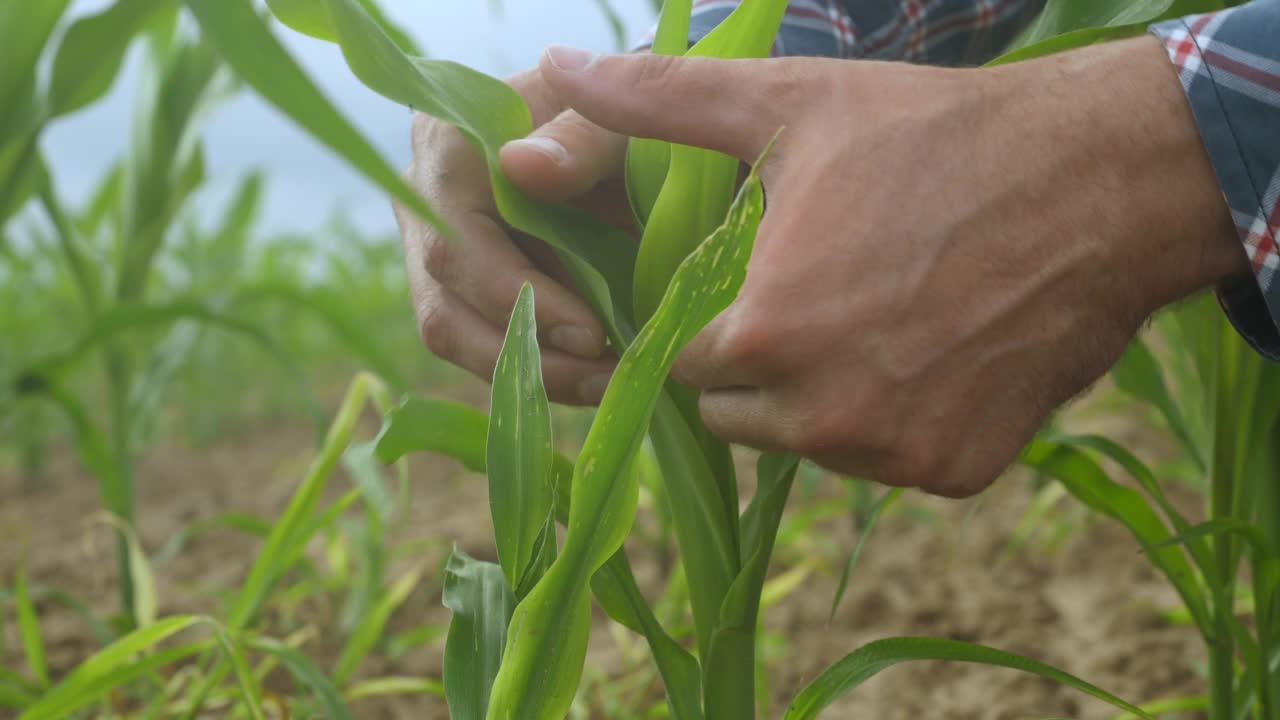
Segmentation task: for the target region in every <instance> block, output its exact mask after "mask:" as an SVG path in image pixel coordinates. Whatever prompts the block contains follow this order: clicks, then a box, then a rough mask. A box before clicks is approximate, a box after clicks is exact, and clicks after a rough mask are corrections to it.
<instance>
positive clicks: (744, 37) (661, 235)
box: [634, 0, 787, 322]
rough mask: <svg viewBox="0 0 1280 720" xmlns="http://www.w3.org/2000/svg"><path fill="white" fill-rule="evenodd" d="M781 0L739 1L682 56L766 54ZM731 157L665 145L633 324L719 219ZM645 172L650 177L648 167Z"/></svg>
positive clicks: (643, 243) (729, 191) (640, 260)
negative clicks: (667, 151) (665, 163)
mask: <svg viewBox="0 0 1280 720" xmlns="http://www.w3.org/2000/svg"><path fill="white" fill-rule="evenodd" d="M786 10H787V1H786V0H744V2H742V3H740V4H739V5H738V7H737V8H736V9H734V11H733V13H732V14H730V15H729V17H727V18H725V20H724V22H722V23H721V24H720V25H718V26H717V27H716V28H715V29H714V30H712V31H711V32H710V33H708V34H707V36H706V37H704V38H703V39H702V40H701V41H699V42H698V43H697V44H696V45H694V46H693V48H691V49H690V50H689V52H688V56H689V57H714V58H726V59H730V58H758V57H765V56H766V55H768V54H769V49H770V48H771V47H773V42H774V39H775V38H776V37H777V35H778V28H779V27H781V25H782V17H783V15H784V14H785V13H786ZM738 166H739V162H738V159H737V158H733V157H729V156H727V155H723V154H721V153H717V152H713V151H711V150H705V149H702V148H694V147H689V146H685V145H675V146H672V147H671V161H670V167H669V169H668V170H667V173H666V180H665V182H663V184H662V189H661V191H660V192H659V194H658V197H657V200H656V201H655V203H654V205H653V211H652V213H650V215H649V217H648V221H647V222H646V223H645V228H644V235H643V236H642V238H641V240H640V252H639V255H638V256H637V258H636V266H635V291H634V292H635V303H634V304H635V313H636V320H637V321H638V322H644V321H646V320H648V318H649V317H650V316H651V315H652V314H653V312H654V310H655V309H656V308H657V307H658V303H659V302H660V301H661V300H662V297H663V293H664V292H665V291H666V289H667V284H668V283H669V282H670V280H671V277H672V275H673V274H674V273H675V271H676V268H677V267H679V265H680V263H681V261H683V260H684V258H685V256H686V255H688V254H689V252H690V251H692V250H693V249H694V248H695V247H697V246H698V244H699V243H701V242H702V240H703V239H704V238H706V237H707V235H708V234H709V233H711V232H712V231H713V230H714V229H715V228H716V227H718V226H719V225H720V222H721V220H722V219H723V218H724V215H725V211H727V210H728V208H729V203H730V202H731V201H732V199H733V191H734V183H735V181H736V180H737V177H738ZM647 172H649V173H653V172H654V170H653V169H648V170H647Z"/></svg>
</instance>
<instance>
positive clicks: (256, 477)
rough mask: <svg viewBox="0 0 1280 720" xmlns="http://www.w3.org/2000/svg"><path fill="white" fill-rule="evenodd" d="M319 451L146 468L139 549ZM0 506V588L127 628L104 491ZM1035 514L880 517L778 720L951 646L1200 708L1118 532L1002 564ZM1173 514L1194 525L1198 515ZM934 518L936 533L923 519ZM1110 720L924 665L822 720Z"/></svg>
mask: <svg viewBox="0 0 1280 720" xmlns="http://www.w3.org/2000/svg"><path fill="white" fill-rule="evenodd" d="M1125 423H1128V424H1125ZM1104 424H1106V425H1110V427H1109V428H1108V430H1109V431H1113V432H1116V433H1119V435H1120V437H1119V438H1118V439H1121V440H1127V439H1132V438H1133V437H1134V436H1135V434H1137V435H1141V433H1140V431H1138V430H1134V429H1133V425H1132V422H1131V421H1119V424H1116V423H1112V422H1110V421H1107V422H1105V423H1104ZM1126 436H1128V437H1127V438H1126ZM313 440H314V437H313V435H312V434H311V433H310V432H309V431H308V430H307V429H305V428H299V427H279V426H273V425H263V426H261V427H257V428H253V429H251V431H249V432H246V433H245V434H244V435H243V436H241V437H239V438H237V439H232V440H228V441H226V442H224V443H223V444H221V445H219V446H217V447H213V448H211V449H206V450H195V451H193V450H181V449H174V448H165V449H159V450H157V451H155V452H152V453H151V454H150V455H149V456H148V457H147V458H146V459H145V461H144V462H143V464H142V468H141V471H140V473H139V479H138V500H139V505H140V512H139V516H140V517H141V518H142V521H141V523H140V531H141V535H142V539H143V542H144V545H145V546H146V547H147V549H148V551H150V552H155V551H156V550H157V549H158V548H159V547H161V546H162V545H163V544H164V543H165V541H167V540H168V539H169V538H171V537H172V536H173V534H174V533H176V532H177V531H178V529H179V528H181V527H183V526H185V525H187V524H189V523H191V522H192V521H194V520H197V519H199V518H202V517H209V516H211V515H213V514H215V513H219V512H225V511H228V510H240V511H248V512H254V513H258V514H260V515H262V516H265V517H276V516H278V514H279V513H280V511H281V509H282V508H283V507H284V504H285V502H286V500H287V498H288V496H289V494H290V493H291V491H292V489H293V485H294V483H296V481H297V478H298V477H299V476H300V474H301V472H302V470H303V468H304V467H305V464H306V462H307V460H308V458H309V454H310V448H311V446H312V442H313ZM413 469H414V486H413V490H414V503H413V510H412V513H413V518H414V520H413V522H411V523H410V524H409V527H410V531H409V535H410V536H411V537H413V538H440V539H442V540H444V541H445V542H441V543H439V545H438V547H439V548H440V550H439V552H441V553H443V552H445V551H446V549H447V547H448V545H447V541H450V540H456V541H457V542H458V544H459V545H460V546H461V547H462V548H463V549H465V550H467V551H468V552H470V553H472V554H473V555H476V556H479V557H492V556H493V550H492V546H491V540H490V538H491V532H490V525H489V521H488V516H487V512H488V509H487V503H486V501H485V493H484V484H483V482H479V481H477V480H476V478H474V477H472V476H469V475H467V474H465V473H464V472H463V471H461V470H460V468H458V467H457V466H456V465H454V464H452V463H450V462H447V461H429V460H427V461H424V460H419V461H417V462H416V463H415V465H414V468H413ZM334 484H335V485H345V482H344V481H342V480H340V479H339V480H336V481H335V483H334ZM829 485H830V488H829V490H830V491H831V492H835V491H836V490H837V487H836V484H835V482H834V481H829ZM826 491H827V489H824V490H823V492H826ZM0 498H3V501H2V502H0V528H3V529H4V535H5V539H4V540H3V541H0V575H2V576H3V577H4V578H6V580H7V579H8V578H11V577H12V576H13V573H14V572H15V569H16V567H17V563H18V559H19V550H20V548H21V547H22V546H23V541H26V542H27V543H29V551H28V552H29V555H28V563H29V567H30V574H31V576H32V579H33V582H35V583H38V584H41V585H47V586H53V587H57V588H60V589H64V590H67V591H69V592H71V593H73V594H74V595H76V596H77V597H80V598H86V599H92V603H91V604H92V605H93V606H95V607H96V608H97V609H98V610H100V611H108V610H111V609H113V607H114V606H113V604H114V602H115V591H114V580H113V574H114V561H113V560H112V558H111V555H110V552H109V551H110V549H111V547H110V544H109V542H108V540H109V535H108V533H107V532H106V531H104V530H102V529H101V528H98V529H91V528H90V527H89V526H87V525H86V520H87V519H88V518H90V517H91V516H92V515H93V514H94V513H95V511H96V510H97V509H98V499H97V488H96V486H95V484H94V483H93V481H92V479H91V478H89V477H87V476H86V475H84V474H83V473H82V472H81V471H80V470H79V469H78V467H77V465H76V463H75V461H74V459H73V458H71V457H70V453H69V452H68V453H67V457H59V458H57V459H56V461H55V462H54V463H53V468H52V473H51V477H50V478H49V481H48V482H47V483H46V484H45V485H43V486H40V487H37V488H34V489H32V488H26V487H24V486H23V485H22V483H21V482H20V481H19V479H18V478H16V477H13V476H12V475H7V476H6V475H0ZM1030 498H1031V494H1030V492H1029V489H1028V482H1027V478H1026V477H1025V476H1024V475H1022V474H1019V473H1014V474H1012V475H1011V476H1009V477H1006V478H1004V479H1003V480H1002V481H1000V482H999V483H998V484H997V485H996V487H995V488H994V489H993V490H992V491H990V492H989V493H987V494H986V495H985V496H983V497H982V498H981V499H979V500H974V501H965V502H944V501H939V500H935V499H930V498H925V497H923V496H919V495H915V496H909V497H908V498H906V500H907V503H905V504H903V505H901V506H900V507H899V509H898V511H896V512H893V513H891V514H889V515H887V516H886V518H885V519H884V521H883V522H882V524H881V525H880V527H879V529H878V530H877V532H876V535H874V536H873V538H872V540H871V541H870V542H869V543H868V546H867V547H866V550H865V552H864V554H863V556H862V560H861V562H860V565H859V567H858V569H857V571H856V572H855V575H854V578H853V582H852V583H851V588H850V591H849V594H848V595H847V596H846V598H845V601H844V603H843V605H842V607H841V609H840V611H839V612H838V614H837V615H836V617H835V620H834V621H833V622H831V623H828V621H827V614H828V610H829V607H830V602H831V598H832V594H833V593H834V591H835V586H836V580H837V576H838V569H837V568H836V565H837V564H838V561H837V562H836V563H824V564H825V565H827V566H828V567H825V568H823V569H821V570H819V571H817V572H815V573H814V574H812V575H810V576H809V577H808V579H807V580H806V581H805V582H804V584H803V585H802V586H801V587H800V588H799V590H798V591H796V592H795V593H793V594H792V595H790V596H789V597H788V598H786V599H785V600H784V601H783V602H781V603H780V604H779V605H778V606H776V607H774V608H772V609H770V610H769V611H768V613H767V615H766V626H767V628H768V630H769V631H770V632H771V633H776V634H777V635H779V636H781V637H782V638H785V643H784V644H783V645H782V648H783V652H782V654H781V656H780V657H779V658H778V659H777V660H776V661H775V663H774V668H773V675H772V683H771V685H772V693H773V695H774V697H775V698H776V701H775V707H774V713H775V715H780V714H781V712H780V708H782V707H785V699H787V698H789V697H790V696H791V695H792V694H793V693H794V692H795V691H796V690H797V689H798V688H800V687H801V686H803V684H804V683H806V682H807V681H808V680H810V679H812V678H813V677H814V675H816V674H817V673H818V672H819V671H820V670H821V669H822V668H824V667H826V666H827V665H828V664H830V663H831V662H833V661H835V660H837V659H838V658H840V657H841V656H842V655H844V654H845V653H847V652H849V651H850V650H852V649H854V648H856V647H857V646H859V645H861V644H863V643H865V642H868V641H871V640H874V639H877V638H881V637H887V636H894V635H934V636H942V637H952V638H959V639H964V640H971V641H977V642H982V643H986V644H989V645H993V646H996V647H999V648H1003V649H1007V650H1011V651H1015V652H1019V653H1024V654H1027V655H1030V656H1033V657H1036V658H1038V659H1042V660H1044V661H1047V662H1049V663H1052V664H1054V665H1057V666H1059V667H1062V668H1064V669H1066V670H1068V671H1070V672H1072V673H1074V674H1076V675H1079V676H1081V677H1084V678H1086V679H1088V680H1090V681H1093V682H1096V683H1098V684H1099V685H1101V686H1103V687H1105V688H1107V689H1109V690H1112V691H1114V692H1116V693H1117V694H1119V695H1121V696H1122V697H1125V698H1126V699H1130V700H1134V701H1139V702H1146V701H1151V700H1157V699H1161V698H1166V697H1170V696H1179V695H1186V694H1190V693H1195V692H1197V691H1200V690H1201V689H1202V687H1203V680H1202V679H1201V677H1200V675H1199V674H1198V672H1197V671H1196V667H1197V665H1198V664H1200V662H1201V660H1202V650H1201V649H1200V647H1199V645H1198V639H1197V637H1196V634H1195V632H1194V631H1193V630H1191V629H1190V628H1188V627H1171V626H1169V625H1168V624H1167V623H1165V622H1164V621H1163V620H1161V619H1160V617H1159V615H1158V610H1159V609H1169V608H1173V607H1176V605H1177V598H1176V596H1175V595H1174V594H1173V592H1172V591H1171V590H1170V589H1169V588H1168V587H1167V585H1166V583H1165V582H1164V581H1163V580H1162V579H1161V578H1160V577H1158V576H1157V574H1156V573H1155V571H1153V570H1152V569H1151V568H1150V566H1149V565H1148V564H1147V562H1146V561H1145V559H1144V558H1143V557H1142V556H1141V554H1140V553H1139V551H1138V548H1137V546H1136V545H1135V544H1134V542H1133V541H1132V540H1131V539H1130V538H1129V537H1128V536H1127V535H1126V533H1125V532H1124V531H1123V529H1121V528H1120V527H1119V526H1118V525H1116V524H1115V523H1112V522H1109V521H1106V520H1103V519H1092V520H1091V521H1090V522H1088V523H1086V524H1084V525H1081V526H1080V527H1079V528H1077V529H1076V531H1075V532H1074V533H1073V534H1072V535H1071V537H1070V539H1069V540H1068V541H1067V542H1066V544H1065V545H1064V546H1062V547H1061V548H1060V549H1059V550H1058V551H1057V552H1056V553H1053V554H1046V553H1044V552H1042V551H1040V550H1039V549H1037V548H1036V547H1034V546H1032V547H1030V548H1028V549H1026V550H1024V551H1023V552H1020V553H1015V554H1009V553H1006V551H1005V550H1006V546H1007V543H1008V540H1009V537H1010V533H1011V531H1012V529H1013V528H1014V527H1015V526H1016V525H1017V523H1018V521H1019V520H1020V519H1021V518H1022V516H1023V513H1024V511H1025V510H1026V508H1027V505H1028V503H1029V501H1030ZM1179 499H1180V500H1182V501H1185V502H1188V503H1190V504H1192V506H1194V501H1193V500H1192V499H1191V498H1189V497H1179ZM1068 507H1069V505H1068ZM793 510H794V508H793ZM1064 511H1065V510H1064ZM924 515H927V516H929V517H932V518H933V520H924V519H921V518H922V516H924ZM851 523H852V521H851V520H849V519H848V518H847V517H844V516H840V517H836V518H832V519H830V520H828V521H826V522H824V523H823V524H821V525H819V526H818V529H817V530H816V531H814V532H813V533H812V537H813V539H814V541H815V542H817V543H819V544H822V543H826V544H829V545H831V546H832V547H834V548H836V549H837V550H838V552H839V553H844V552H847V550H848V548H849V547H851V546H852V543H853V538H854V531H853V528H852V524H851ZM90 537H92V538H96V540H97V542H96V548H95V549H90V548H88V547H87V545H86V539H87V538H90ZM254 549H255V542H254V541H252V540H251V539H249V538H247V537H245V536H243V535H240V534H237V533H232V532H217V533H214V534H211V535H208V536H207V537H204V538H202V539H199V540H197V541H195V542H193V543H191V544H190V545H189V546H188V547H187V548H186V549H185V550H184V551H183V552H182V554H180V555H179V556H178V557H177V559H176V560H175V561H174V562H172V563H170V564H168V565H167V566H165V567H163V568H161V569H160V570H159V576H160V583H161V585H160V595H161V612H162V613H173V612H188V611H195V610H211V609H213V608H212V607H211V606H210V605H209V603H210V602H211V601H210V600H209V599H208V598H209V595H210V594H209V592H208V591H209V590H210V589H216V588H228V587H234V586H235V585H236V583H237V582H238V580H239V579H240V578H241V577H242V574H243V573H244V571H245V569H246V567H247V566H248V562H249V560H250V558H251V557H252V553H253V551H254ZM807 552H808V551H807V550H806V549H805V548H803V547H791V548H780V550H779V553H780V555H779V557H780V559H781V561H782V562H783V563H784V567H780V568H778V570H779V571H782V570H785V569H786V567H785V563H790V562H795V561H797V560H798V559H799V558H800V557H803V556H804V555H805V554H806V553H807ZM631 555H632V561H633V563H635V565H636V566H637V573H638V575H639V576H640V577H641V578H642V580H643V579H644V578H646V577H653V576H655V575H656V574H657V573H656V572H655V571H654V564H655V561H654V559H653V557H652V556H651V553H648V551H647V550H646V549H644V548H631ZM442 557H443V556H442ZM833 557H838V556H837V555H835V553H833ZM646 591H649V592H656V589H654V588H651V587H646ZM40 610H41V612H42V615H43V617H44V622H45V632H46V635H47V641H48V645H49V655H50V662H51V664H52V665H53V667H54V668H55V670H56V672H57V673H58V674H61V672H63V671H65V670H66V669H67V668H70V667H72V666H73V665H74V664H75V663H76V662H77V661H79V660H81V659H83V657H84V656H85V654H86V653H87V652H89V651H90V650H91V648H92V642H91V638H90V637H89V635H88V633H87V631H86V630H85V629H84V626H83V625H82V624H81V623H80V622H79V620H77V619H76V617H75V615H74V614H72V613H70V612H68V611H65V610H63V609H61V608H60V607H59V606H56V605H53V604H51V603H42V605H41V607H40ZM314 611H315V613H316V617H317V618H325V617H331V616H332V612H331V609H328V610H327V609H325V608H315V609H314ZM433 620H434V621H438V622H445V621H447V613H446V611H444V610H443V609H442V608H441V607H440V605H439V584H438V582H436V581H433V582H432V583H431V584H429V585H426V586H424V587H423V588H422V589H421V590H420V591H419V592H417V593H415V595H414V596H413V597H411V599H410V601H409V603H408V604H407V605H406V606H405V608H404V609H402V611H401V612H400V613H399V614H398V615H397V619H396V621H395V622H396V624H397V626H398V627H401V628H404V627H409V626H411V625H416V624H421V623H423V622H429V621H433ZM318 622H325V621H324V620H319V621H318ZM604 625H605V621H604V620H603V616H601V620H600V622H599V623H598V626H597V632H595V633H594V635H593V646H592V653H593V656H592V659H591V661H590V662H589V666H591V667H592V668H595V669H597V670H598V672H597V673H596V675H597V679H598V676H599V675H600V674H601V673H603V674H608V673H609V672H612V670H610V669H611V668H619V667H623V666H625V665H626V663H625V662H624V661H622V660H621V659H620V658H619V655H620V653H619V650H618V645H617V643H616V641H615V640H614V638H613V635H614V634H613V633H610V632H605V631H603V630H602V628H603V627H604ZM318 629H320V630H323V628H318ZM4 632H6V633H7V634H8V637H7V642H6V643H5V644H4V647H6V648H8V651H9V655H8V657H7V658H6V662H7V663H9V664H10V666H12V664H13V663H14V662H15V660H16V658H15V655H14V653H15V652H17V651H16V649H15V648H16V647H17V642H16V631H15V629H14V628H13V627H12V623H8V624H7V625H6V626H5V628H4ZM631 644H632V645H634V644H635V643H634V642H632V643H631ZM308 651H309V652H312V653H313V654H315V655H318V656H319V657H321V658H324V657H326V654H327V653H330V652H332V649H331V648H325V647H323V645H321V646H319V647H316V646H311V647H308ZM439 657H440V646H439V645H438V644H437V645H433V646H428V647H426V648H424V649H422V650H419V651H416V652H414V653H412V654H410V655H409V656H407V657H406V658H404V659H403V660H402V661H401V662H400V663H399V664H397V665H395V666H390V665H388V666H386V667H385V668H382V669H383V670H386V671H388V672H395V673H397V674H418V675H421V674H430V675H435V676H438V674H439V672H440V661H439ZM600 669H603V670H600ZM588 680H589V681H590V680H591V678H590V677H589V678H588ZM354 710H355V712H356V715H357V717H361V718H397V719H398V718H415V719H416V718H434V717H445V716H446V713H445V710H444V706H443V702H440V701H436V700H434V699H431V698H425V699H424V698H412V699H401V700H396V701H394V702H380V703H377V704H370V703H363V704H357V705H356V706H354ZM1112 714H1113V713H1112V712H1111V711H1110V710H1109V708H1108V707H1107V706H1105V705H1104V704H1102V703H1099V702H1097V701H1093V700H1091V699H1088V698H1085V697H1084V696H1081V695H1079V694H1078V693H1075V692H1074V691H1070V690H1066V689H1062V688H1060V687H1058V686H1055V685H1054V684H1052V683H1049V682H1046V681H1041V680H1038V679H1032V678H1029V677H1025V676H1022V675H1019V674H1017V673H1014V672H1011V671H1005V670H997V669H987V668H979V667H973V666H964V665H943V664H932V663H926V664H917V665H910V666H902V667H899V668H895V669H892V670H890V671H887V672H886V673H884V674H883V675H882V676H880V677H878V678H876V679H874V680H872V681H871V682H869V683H868V684H867V685H865V686H864V687H863V688H861V689H859V690H858V691H856V692H855V693H853V694H851V695H849V696H848V697H847V698H846V699H844V700H843V701H842V702H841V703H839V704H837V705H836V706H835V707H833V708H832V709H831V710H830V711H828V713H827V714H826V715H825V717H830V718H874V719H876V720H897V719H899V718H902V719H905V718H928V719H930V720H951V719H955V720H960V719H969V718H973V719H984V720H985V719H988V718H990V719H996V720H1005V719H1009V720H1012V719H1014V718H1019V719H1020V718H1049V717H1068V718H1083V719H1090V720H1092V719H1100V718H1108V717H1111V715H1112Z"/></svg>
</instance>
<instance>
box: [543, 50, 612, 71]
mask: <svg viewBox="0 0 1280 720" xmlns="http://www.w3.org/2000/svg"><path fill="white" fill-rule="evenodd" d="M599 58H600V56H599V55H597V54H596V53H593V52H591V51H590V50H582V49H580V48H572V47H565V46H563V45H552V46H551V47H549V48H547V59H548V60H550V61H551V64H552V65H555V66H556V67H557V68H559V69H561V70H563V71H565V72H582V71H584V70H587V69H588V68H590V67H591V66H592V65H594V64H595V62H596V60H598V59H599Z"/></svg>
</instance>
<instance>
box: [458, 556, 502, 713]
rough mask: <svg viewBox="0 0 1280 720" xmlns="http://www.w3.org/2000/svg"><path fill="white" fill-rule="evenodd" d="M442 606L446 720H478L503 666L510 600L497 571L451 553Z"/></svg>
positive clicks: (484, 710)
mask: <svg viewBox="0 0 1280 720" xmlns="http://www.w3.org/2000/svg"><path fill="white" fill-rule="evenodd" d="M444 605H445V607H447V608H449V609H450V610H452V611H453V621H452V622H451V623H450V624H449V638H448V640H446V641H445V650H444V687H445V697H446V698H448V701H449V716H450V717H452V718H456V720H483V719H484V717H485V715H486V713H487V712H488V708H489V693H490V689H491V688H492V687H493V682H494V678H496V677H497V675H498V667H499V666H500V665H501V663H502V654H503V648H504V647H505V645H506V641H507V623H508V622H510V620H511V613H512V611H513V610H514V609H515V605H516V599H515V595H513V594H512V592H511V588H510V587H508V586H507V581H506V578H505V576H504V575H503V572H502V568H501V567H499V566H497V565H494V564H493V563H485V562H479V561H477V560H475V559H473V558H471V557H470V556H468V555H467V554H466V553H464V552H462V551H461V550H458V549H457V548H455V549H454V551H453V555H451V556H450V557H449V565H448V567H446V569H445V576H444Z"/></svg>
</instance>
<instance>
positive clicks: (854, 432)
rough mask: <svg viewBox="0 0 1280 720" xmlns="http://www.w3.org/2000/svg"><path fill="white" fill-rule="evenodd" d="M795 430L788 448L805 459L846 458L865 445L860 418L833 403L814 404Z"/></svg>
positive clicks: (793, 428) (846, 408)
mask: <svg viewBox="0 0 1280 720" xmlns="http://www.w3.org/2000/svg"><path fill="white" fill-rule="evenodd" d="M811 407H812V408H813V409H812V410H810V411H809V412H808V413H806V414H804V415H803V416H802V417H801V418H800V420H799V421H798V422H796V423H795V424H794V426H793V427H792V429H791V431H792V437H791V438H789V439H788V442H787V444H788V445H789V446H790V447H792V448H794V449H795V450H797V451H798V452H800V453H801V454H802V455H807V456H813V457H821V456H834V455H846V454H849V453H850V452H851V451H856V450H859V449H860V446H861V445H862V441H861V437H862V434H861V432H860V430H861V428H860V424H859V422H858V419H857V415H856V414H855V413H853V412H851V411H850V410H849V408H848V407H846V406H843V405H842V404H841V403H839V402H832V401H831V400H830V399H826V400H823V401H821V402H818V403H814V404H813V405H812V406H811Z"/></svg>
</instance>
